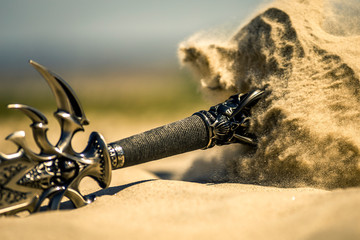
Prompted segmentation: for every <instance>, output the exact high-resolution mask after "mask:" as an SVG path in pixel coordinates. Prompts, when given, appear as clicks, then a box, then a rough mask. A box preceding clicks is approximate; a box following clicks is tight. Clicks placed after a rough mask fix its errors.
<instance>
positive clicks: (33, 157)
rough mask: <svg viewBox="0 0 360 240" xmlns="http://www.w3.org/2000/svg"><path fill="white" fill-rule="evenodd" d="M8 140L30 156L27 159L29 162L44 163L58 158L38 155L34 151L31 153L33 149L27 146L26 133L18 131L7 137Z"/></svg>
mask: <svg viewBox="0 0 360 240" xmlns="http://www.w3.org/2000/svg"><path fill="white" fill-rule="evenodd" d="M6 140H10V141H12V142H13V143H15V144H16V145H17V146H18V147H19V148H21V149H23V150H24V151H25V154H26V155H27V156H28V158H27V159H28V160H29V161H37V162H43V161H49V160H52V159H54V158H55V157H56V155H38V154H36V153H34V152H33V151H31V149H30V148H29V147H28V146H27V144H26V141H25V132H24V131H17V132H14V133H12V134H10V135H9V136H7V137H6Z"/></svg>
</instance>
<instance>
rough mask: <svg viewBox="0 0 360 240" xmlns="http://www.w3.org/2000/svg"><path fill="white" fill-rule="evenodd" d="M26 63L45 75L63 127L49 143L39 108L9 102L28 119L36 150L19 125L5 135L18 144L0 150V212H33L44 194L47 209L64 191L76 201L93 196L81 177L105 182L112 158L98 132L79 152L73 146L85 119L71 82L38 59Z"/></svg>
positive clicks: (79, 203) (56, 205)
mask: <svg viewBox="0 0 360 240" xmlns="http://www.w3.org/2000/svg"><path fill="white" fill-rule="evenodd" d="M30 64H31V65H32V66H33V67H34V68H35V69H36V70H37V71H38V72H39V73H40V74H41V75H42V76H43V77H44V79H45V80H46V81H47V83H48V84H49V86H50V88H51V90H52V92H53V94H54V95H55V99H56V104H57V107H58V109H57V111H56V112H55V113H54V115H55V117H56V118H57V120H58V121H59V124H60V127H61V135H60V138H59V140H58V142H57V143H56V144H55V145H52V144H51V143H50V141H49V140H48V138H47V131H48V128H47V123H48V121H47V118H46V117H45V116H44V115H43V114H42V113H41V112H40V111H39V110H37V109H35V108H33V107H30V106H27V105H23V104H10V105H9V106H8V108H11V109H18V110H20V111H22V112H23V113H24V114H25V115H26V116H28V117H29V118H30V119H31V120H32V124H31V125H30V126H31V128H32V131H33V137H34V140H35V143H36V144H37V146H38V147H39V149H40V153H38V154H37V153H34V152H33V151H32V150H31V149H30V148H29V147H28V145H27V143H26V141H25V132H24V131H18V132H14V133H12V134H10V135H9V136H8V137H7V138H6V139H7V140H10V141H12V142H13V143H14V144H16V145H17V146H18V151H17V152H16V153H14V154H10V155H6V154H3V153H0V214H2V213H3V214H8V215H12V214H16V213H18V212H21V211H25V210H27V211H29V212H30V213H31V212H36V211H39V210H40V207H41V205H42V204H43V202H44V201H45V200H46V199H48V200H49V203H48V206H47V207H48V208H49V209H53V210H54V209H58V208H59V207H60V203H61V200H62V199H63V197H64V196H66V197H67V198H68V199H69V200H70V201H71V202H72V203H73V204H74V205H75V207H81V206H84V205H86V204H88V203H90V202H92V201H93V198H92V197H84V196H83V195H82V194H81V193H80V191H79V184H80V182H81V180H82V179H83V178H84V177H87V176H88V177H91V178H93V179H95V180H96V181H97V182H98V184H99V185H100V186H101V187H103V188H105V187H108V186H109V184H110V181H111V162H110V156H109V153H108V151H107V144H106V143H105V141H104V139H103V137H102V136H101V135H100V134H99V133H96V132H93V133H92V134H91V135H90V139H89V142H88V145H87V147H86V148H85V150H84V151H83V152H81V153H77V152H75V151H74V150H73V148H72V145H71V141H72V138H73V136H74V135H75V133H76V132H78V131H83V126H84V125H87V124H88V123H89V122H88V120H87V119H86V117H85V114H84V112H83V110H82V107H81V105H80V102H79V100H78V99H77V97H76V95H75V93H74V92H73V90H72V89H71V87H70V86H69V85H68V84H67V83H66V82H65V81H64V80H62V79H61V78H60V77H59V76H57V75H56V74H54V73H52V72H50V71H49V70H47V69H46V68H45V67H43V66H41V65H40V64H38V63H36V62H34V61H30Z"/></svg>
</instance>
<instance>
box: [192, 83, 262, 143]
mask: <svg viewBox="0 0 360 240" xmlns="http://www.w3.org/2000/svg"><path fill="white" fill-rule="evenodd" d="M263 94H264V91H261V90H254V91H252V92H249V93H245V94H236V95H233V96H231V97H230V98H229V99H227V100H226V101H225V102H223V103H220V104H218V105H216V106H213V107H211V108H210V109H209V111H200V112H197V113H194V115H198V116H200V117H201V118H202V119H203V120H204V122H205V123H206V125H207V127H208V132H209V143H208V145H207V147H206V148H205V149H207V148H211V147H213V146H215V145H226V144H230V143H244V144H249V145H256V138H255V136H254V135H252V134H250V133H249V127H250V117H251V115H250V109H251V107H252V106H253V105H254V104H256V103H257V102H258V100H259V99H260V98H261V97H262V95H263Z"/></svg>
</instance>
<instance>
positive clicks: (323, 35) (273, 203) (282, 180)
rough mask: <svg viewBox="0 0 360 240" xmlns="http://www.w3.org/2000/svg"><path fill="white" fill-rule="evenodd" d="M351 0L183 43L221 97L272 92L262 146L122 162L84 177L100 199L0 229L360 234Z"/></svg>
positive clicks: (18, 234)
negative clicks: (101, 179)
mask: <svg viewBox="0 0 360 240" xmlns="http://www.w3.org/2000/svg"><path fill="white" fill-rule="evenodd" d="M344 2H345V1H344ZM344 2H340V1H331V2H322V1H300V0H299V1H276V2H274V3H271V4H270V5H269V6H266V7H264V8H263V9H261V10H260V11H259V12H257V13H256V14H254V16H253V17H252V18H251V19H250V20H249V21H248V22H246V23H244V24H243V25H242V26H240V28H239V29H238V30H236V31H235V32H234V34H233V35H232V36H230V37H229V38H227V39H225V40H224V36H222V37H219V36H217V35H216V34H215V35H214V36H212V37H210V36H209V35H206V34H205V35H204V34H196V35H195V36H193V37H191V38H190V39H189V40H188V41H186V42H184V43H182V44H181V46H180V48H179V55H180V58H181V59H182V61H183V62H184V63H185V64H186V65H189V66H190V67H191V68H192V69H194V70H195V71H196V72H197V73H198V74H200V79H201V84H202V86H203V88H204V92H205V94H207V95H208V96H209V97H210V98H211V99H213V101H214V102H215V101H217V100H218V99H221V98H226V97H227V96H229V94H231V93H234V92H238V91H247V90H249V89H254V88H264V89H265V90H266V91H267V93H268V96H267V97H266V98H265V99H264V101H262V102H261V103H260V104H258V105H257V106H256V108H255V109H254V111H253V117H254V119H253V121H252V131H254V132H255V133H256V134H257V135H258V136H259V147H258V149H257V150H256V151H255V152H249V151H248V150H247V149H245V148H244V147H242V146H240V145H233V146H226V147H216V148H214V149H211V150H206V151H202V150H199V151H195V152H192V153H187V154H183V155H179V156H175V157H171V158H167V159H163V160H158V161H155V162H152V163H147V164H144V165H139V166H135V167H130V168H125V169H121V170H117V171H114V172H113V180H112V183H111V186H110V188H108V189H105V190H99V189H98V187H97V186H96V184H94V183H93V182H91V181H85V182H84V183H83V184H82V185H81V190H82V192H83V193H85V194H90V193H95V195H96V196H97V200H96V201H95V202H94V203H92V204H91V205H89V206H86V207H83V208H80V209H69V208H70V205H69V204H68V203H67V202H65V203H64V204H63V205H62V207H63V209H62V210H60V211H56V212H41V213H38V214H34V215H31V216H28V217H22V218H18V217H2V218H0V238H1V239H25V238H27V239H38V238H43V239H59V238H61V239H99V238H100V239H121V238H122V239H360V207H359V203H360V187H359V186H360V154H359V149H360V138H359V131H360V123H359V115H360V109H359V108H360V105H359V100H360V98H359V86H360V85H359V75H358V73H359V65H358V62H359V61H358V59H357V58H358V56H359V53H358V51H359V47H358V46H359V42H360V40H359V39H360V38H359V36H358V34H359V33H360V31H359V27H358V26H359V25H358V24H357V23H358V22H357V21H358V18H356V17H354V16H355V15H356V14H355V15H354V13H358V12H357V10H358V9H359V3H358V2H355V1H346V3H344ZM333 6H336V7H337V8H336V9H337V10H336V11H334V8H332V7H333ZM357 15H359V14H357ZM204 36H206V37H204ZM215 99H216V100H215ZM98 120H99V122H97V123H96V124H95V126H96V127H97V126H106V124H105V125H104V124H102V122H101V121H104V123H106V122H108V121H110V120H108V119H107V120H101V119H98ZM98 120H97V121H98ZM153 125H154V123H152V124H151V126H150V125H149V128H150V127H154V126H153ZM135 126H136V124H135V123H134V125H133V126H131V123H130V126H126V127H124V129H125V130H127V131H125V133H124V132H122V134H125V135H126V134H129V135H130V134H135V133H137V131H136V128H135ZM142 127H145V126H142ZM124 129H121V130H124ZM6 130H8V129H6ZM97 130H98V131H100V132H102V133H103V134H104V135H105V136H106V138H107V139H108V140H109V141H111V140H116V139H117V138H119V137H126V136H121V134H119V132H120V129H119V130H114V129H110V128H107V129H106V128H103V129H101V128H100V129H97ZM137 130H140V129H137ZM118 131H119V132H118Z"/></svg>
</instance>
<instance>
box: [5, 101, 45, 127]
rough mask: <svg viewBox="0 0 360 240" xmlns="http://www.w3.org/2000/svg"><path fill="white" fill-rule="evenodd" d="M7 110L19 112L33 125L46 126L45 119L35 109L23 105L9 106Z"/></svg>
mask: <svg viewBox="0 0 360 240" xmlns="http://www.w3.org/2000/svg"><path fill="white" fill-rule="evenodd" d="M8 108H10V109H19V110H21V111H22V112H23V113H25V114H26V115H27V116H28V117H29V118H30V119H31V120H32V121H33V123H42V124H48V120H47V118H46V117H45V116H44V114H42V113H41V112H40V111H39V110H37V109H36V108H33V107H30V106H27V105H24V104H9V105H8Z"/></svg>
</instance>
